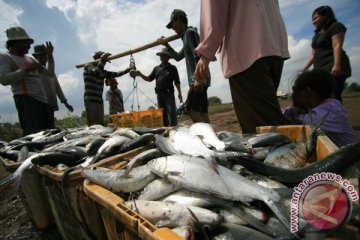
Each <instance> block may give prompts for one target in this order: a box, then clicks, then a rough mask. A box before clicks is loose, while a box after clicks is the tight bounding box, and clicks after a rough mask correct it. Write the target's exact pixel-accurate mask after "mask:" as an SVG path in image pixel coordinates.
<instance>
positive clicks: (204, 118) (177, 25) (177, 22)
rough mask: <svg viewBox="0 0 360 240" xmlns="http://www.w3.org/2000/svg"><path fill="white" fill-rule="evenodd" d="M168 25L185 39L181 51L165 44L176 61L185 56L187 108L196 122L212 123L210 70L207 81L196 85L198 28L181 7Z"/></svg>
mask: <svg viewBox="0 0 360 240" xmlns="http://www.w3.org/2000/svg"><path fill="white" fill-rule="evenodd" d="M166 27H167V28H169V29H171V28H172V29H173V30H174V31H175V32H176V33H177V34H178V35H180V36H181V39H182V41H183V48H182V49H181V50H180V51H179V52H176V51H175V50H174V49H173V48H172V47H171V46H170V45H169V44H168V43H165V44H164V46H165V47H166V48H167V49H168V50H169V53H170V56H171V57H172V58H174V59H175V60H176V61H180V60H182V59H183V58H185V61H186V70H187V75H188V83H189V87H190V89H189V92H188V95H187V100H186V102H185V108H186V110H187V112H188V114H189V116H190V117H191V119H192V121H193V122H194V123H195V122H206V123H210V119H209V115H208V99H207V88H208V86H209V85H210V74H209V72H208V74H207V75H206V77H205V78H206V81H204V82H202V85H198V86H196V87H195V86H194V73H195V65H196V63H197V61H198V57H197V56H196V53H195V48H196V46H197V45H198V43H199V34H198V33H197V30H196V28H193V27H190V26H188V19H187V17H186V13H185V12H184V11H182V10H180V9H174V11H173V12H172V13H171V16H170V22H169V23H168V24H167V25H166Z"/></svg>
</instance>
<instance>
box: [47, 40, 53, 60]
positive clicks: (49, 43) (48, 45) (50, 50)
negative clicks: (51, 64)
mask: <svg viewBox="0 0 360 240" xmlns="http://www.w3.org/2000/svg"><path fill="white" fill-rule="evenodd" d="M46 49H47V55H48V57H52V56H53V52H54V47H53V45H52V43H51V42H50V41H48V42H46Z"/></svg>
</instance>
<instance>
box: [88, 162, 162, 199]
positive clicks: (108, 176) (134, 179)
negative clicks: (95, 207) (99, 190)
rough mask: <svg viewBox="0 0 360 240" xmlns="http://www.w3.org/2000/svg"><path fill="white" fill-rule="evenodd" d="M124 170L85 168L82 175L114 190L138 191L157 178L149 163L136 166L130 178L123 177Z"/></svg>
mask: <svg viewBox="0 0 360 240" xmlns="http://www.w3.org/2000/svg"><path fill="white" fill-rule="evenodd" d="M123 173H124V170H123V169H119V170H111V169H108V168H102V167H97V168H92V169H91V168H85V169H83V171H82V172H81V175H82V176H83V177H84V178H86V179H88V180H90V181H91V182H94V183H96V184H99V185H101V186H103V187H104V188H106V189H109V190H110V191H114V192H124V193H130V192H136V191H139V190H141V189H143V188H144V187H145V186H146V185H147V184H149V183H150V182H151V181H152V180H154V179H155V178H156V175H155V174H153V173H152V172H151V171H150V168H149V167H148V166H147V165H144V166H140V167H137V168H134V169H133V170H132V173H131V176H129V177H128V178H121V177H119V176H121V175H123Z"/></svg>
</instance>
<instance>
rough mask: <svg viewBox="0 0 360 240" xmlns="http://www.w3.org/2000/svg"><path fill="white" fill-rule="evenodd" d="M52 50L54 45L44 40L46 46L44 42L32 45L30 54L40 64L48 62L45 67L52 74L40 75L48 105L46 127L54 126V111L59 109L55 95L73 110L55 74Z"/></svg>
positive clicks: (44, 64) (43, 64)
mask: <svg viewBox="0 0 360 240" xmlns="http://www.w3.org/2000/svg"><path fill="white" fill-rule="evenodd" d="M53 51H54V47H53V45H52V44H51V42H46V46H45V45H44V44H42V45H36V46H34V53H33V54H32V55H33V56H34V57H35V58H36V60H38V62H39V63H40V64H41V65H42V66H44V67H46V63H48V67H47V69H48V71H49V72H50V73H52V74H53V75H54V76H53V77H47V76H42V78H43V80H42V83H43V87H44V89H45V93H46V96H47V99H48V105H49V126H48V128H54V127H55V117H54V112H55V111H57V110H59V106H58V103H57V98H56V96H57V97H58V98H59V99H60V101H61V102H62V103H63V104H64V105H65V106H66V108H67V109H68V110H69V111H70V112H72V111H74V109H73V107H72V106H71V105H70V104H68V102H67V100H66V98H65V95H64V93H63V91H62V89H61V86H60V84H59V81H58V79H57V77H56V76H55V62H54V57H53Z"/></svg>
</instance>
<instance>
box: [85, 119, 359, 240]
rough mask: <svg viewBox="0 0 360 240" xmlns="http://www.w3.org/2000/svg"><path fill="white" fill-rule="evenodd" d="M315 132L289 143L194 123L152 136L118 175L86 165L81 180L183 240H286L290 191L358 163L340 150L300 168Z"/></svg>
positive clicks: (276, 136)
mask: <svg viewBox="0 0 360 240" xmlns="http://www.w3.org/2000/svg"><path fill="white" fill-rule="evenodd" d="M316 137H317V131H316V129H315V128H312V129H311V131H310V134H309V137H308V138H306V137H305V129H303V132H302V134H301V136H300V139H299V140H298V141H296V142H292V141H291V140H290V139H289V138H288V137H286V136H285V135H282V134H280V133H277V132H274V131H270V132H268V133H263V134H253V135H241V134H236V133H231V132H225V131H223V132H218V133H215V131H214V129H213V128H212V126H211V125H209V124H206V123H195V124H193V125H191V126H178V127H175V128H173V129H171V130H170V131H166V132H164V133H157V134H155V135H154V138H155V145H156V147H155V148H153V149H149V150H146V151H144V152H142V153H141V154H139V155H137V156H135V157H134V158H132V159H130V160H129V161H128V163H127V164H126V165H125V166H124V167H122V168H121V169H108V168H102V167H96V168H91V167H86V168H84V169H83V171H82V176H83V177H85V178H87V179H88V180H90V181H91V182H94V183H96V184H98V185H101V186H103V187H104V188H107V189H109V190H110V191H113V192H115V193H117V194H119V195H120V196H121V197H122V198H124V199H125V200H127V201H126V202H125V205H126V206H127V207H128V208H130V209H132V210H133V211H135V212H138V213H139V214H140V215H142V216H143V217H145V218H146V219H148V220H149V221H151V222H152V223H153V224H154V225H156V226H157V227H169V228H172V229H173V230H174V231H175V232H176V233H178V234H179V235H180V236H182V237H184V238H185V239H195V238H196V239H273V238H281V239H293V238H299V237H301V236H300V235H301V234H302V232H300V233H299V234H300V235H298V234H291V233H290V231H289V227H290V221H289V217H290V198H291V195H292V192H293V191H292V188H290V186H294V185H295V184H297V183H299V182H300V181H302V180H303V179H304V178H306V177H307V176H309V175H311V174H314V173H316V172H334V173H338V174H341V173H343V172H344V171H346V170H347V169H348V168H352V167H354V166H355V165H356V164H357V163H358V162H359V160H360V144H359V143H356V144H352V145H348V146H346V147H344V148H342V149H340V150H338V151H336V152H334V153H332V154H330V155H329V156H328V157H326V158H325V159H323V160H321V161H318V162H315V163H309V165H307V166H304V165H305V163H306V162H308V160H309V159H311V156H312V155H313V153H314V150H315V149H316V145H315V144H316Z"/></svg>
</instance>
